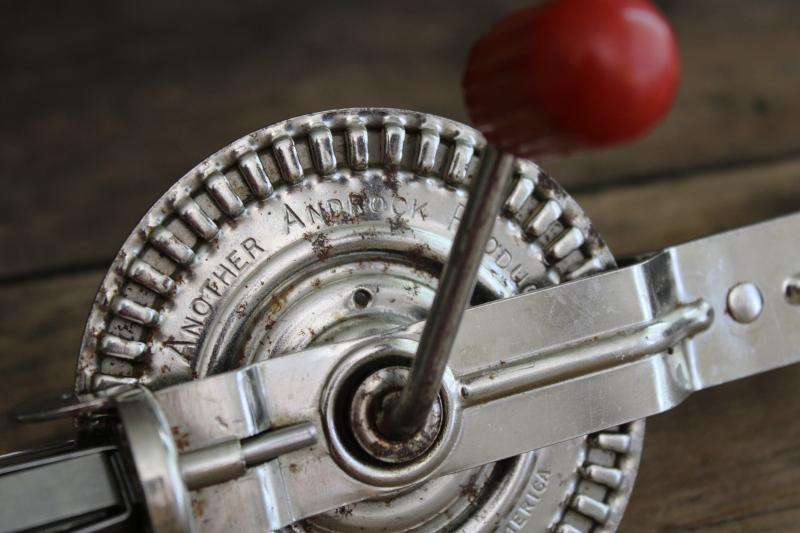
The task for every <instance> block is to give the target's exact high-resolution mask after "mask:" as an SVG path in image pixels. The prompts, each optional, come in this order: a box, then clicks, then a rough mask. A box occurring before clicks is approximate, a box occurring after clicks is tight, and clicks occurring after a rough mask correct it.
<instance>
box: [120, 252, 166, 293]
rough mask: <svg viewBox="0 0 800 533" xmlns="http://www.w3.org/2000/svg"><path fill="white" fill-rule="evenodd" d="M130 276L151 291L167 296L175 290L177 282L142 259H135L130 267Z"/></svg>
mask: <svg viewBox="0 0 800 533" xmlns="http://www.w3.org/2000/svg"><path fill="white" fill-rule="evenodd" d="M128 278H130V279H131V280H133V281H135V282H136V283H138V284H139V285H141V286H143V287H147V288H148V289H150V290H151V291H153V292H155V293H157V294H160V295H162V296H166V295H168V294H170V293H171V292H172V291H173V290H175V282H174V281H173V280H172V278H170V277H169V276H167V275H165V274H162V273H161V272H159V271H158V270H156V269H155V268H153V267H152V266H150V265H149V264H148V263H145V262H144V261H142V260H141V259H135V260H134V261H133V263H131V266H130V267H129V268H128Z"/></svg>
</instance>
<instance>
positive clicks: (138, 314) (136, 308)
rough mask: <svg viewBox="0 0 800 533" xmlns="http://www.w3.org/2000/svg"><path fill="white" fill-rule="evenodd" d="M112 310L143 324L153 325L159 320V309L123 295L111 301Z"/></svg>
mask: <svg viewBox="0 0 800 533" xmlns="http://www.w3.org/2000/svg"><path fill="white" fill-rule="evenodd" d="M111 312H112V313H114V314H115V315H116V316H118V317H120V318H124V319H125V320H130V321H131V322H135V323H137V324H141V325H143V326H152V325H154V324H156V323H157V322H158V319H159V315H158V311H156V310H155V309H152V308H150V307H147V306H146V305H141V304H138V303H136V302H134V301H132V300H129V299H128V298H125V297H123V296H116V297H115V298H114V299H113V300H112V302H111Z"/></svg>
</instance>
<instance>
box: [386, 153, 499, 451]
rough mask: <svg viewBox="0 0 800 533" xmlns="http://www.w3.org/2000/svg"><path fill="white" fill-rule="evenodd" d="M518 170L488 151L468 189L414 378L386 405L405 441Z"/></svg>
mask: <svg viewBox="0 0 800 533" xmlns="http://www.w3.org/2000/svg"><path fill="white" fill-rule="evenodd" d="M513 172H514V157H513V156H511V155H508V154H499V153H498V152H497V151H496V150H494V149H492V148H487V149H486V151H485V153H484V154H483V157H482V158H481V164H480V167H479V169H478V172H477V174H476V175H475V176H474V177H473V179H472V182H471V183H470V186H469V190H468V192H469V196H468V198H467V203H466V206H465V207H464V213H463V215H462V217H461V222H460V223H459V225H458V230H457V231H456V235H455V238H454V240H453V245H452V247H451V249H450V256H449V258H448V260H447V262H446V263H445V265H444V269H443V271H442V276H441V278H440V280H439V289H438V290H437V291H436V295H435V296H434V299H433V305H432V306H431V310H430V313H429V314H428V319H427V321H426V322H425V327H424V329H423V331H422V337H421V339H420V344H419V347H418V349H417V354H416V357H415V358H414V364H413V366H412V369H411V375H410V376H409V380H408V382H407V384H406V386H405V387H404V389H403V392H402V394H401V395H400V398H399V400H398V401H397V402H396V403H394V404H392V405H390V406H388V408H389V411H388V412H387V413H386V414H385V416H384V421H385V423H384V424H382V426H383V427H382V431H383V432H384V433H388V435H387V436H389V437H393V438H397V439H406V438H408V437H411V436H412V435H414V434H415V433H416V432H417V431H419V430H420V428H422V426H423V425H424V424H425V421H426V419H427V417H428V413H429V411H430V409H431V407H432V406H433V402H434V401H435V400H436V397H437V395H438V394H439V390H440V389H441V386H442V377H443V376H444V371H445V368H446V367H447V360H448V359H449V357H450V350H451V349H452V347H453V341H454V340H455V337H456V333H458V327H459V325H460V324H461V318H462V315H463V314H464V310H465V309H466V307H467V304H468V303H469V301H470V298H471V296H472V292H473V290H474V289H475V280H476V278H477V274H478V268H479V267H480V264H481V259H482V257H483V253H484V249H485V248H486V242H487V241H488V239H489V236H490V235H491V233H492V228H493V227H494V222H495V220H496V218H497V215H498V214H499V212H500V208H501V207H502V202H503V193H504V192H505V190H506V185H507V184H508V183H509V181H510V179H511V175H512V174H513Z"/></svg>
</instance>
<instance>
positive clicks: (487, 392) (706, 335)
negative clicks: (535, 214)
mask: <svg viewBox="0 0 800 533" xmlns="http://www.w3.org/2000/svg"><path fill="white" fill-rule="evenodd" d="M798 227H800V215H794V216H790V217H785V218H783V219H778V220H774V221H771V222H767V223H763V224H760V225H756V226H751V227H747V228H742V229H739V230H736V231H733V232H729V233H726V234H721V235H717V236H713V237H709V238H707V239H703V240H701V241H696V242H692V243H688V244H685V245H681V246H676V247H673V248H670V249H667V250H666V251H664V252H662V253H660V254H657V255H655V256H654V257H652V258H651V259H649V260H647V261H645V262H643V263H640V264H636V265H633V266H630V267H627V268H623V269H619V270H616V271H613V272H609V273H606V274H601V275H597V276H594V277H590V278H587V279H583V280H578V281H574V282H571V283H567V284H564V285H561V286H557V287H552V288H548V289H543V290H540V291H535V292H532V293H530V294H526V295H520V296H516V297H512V298H509V299H505V300H502V301H497V302H493V303H489V304H485V305H482V306H478V307H475V308H472V309H469V310H468V311H467V312H466V313H465V314H464V320H463V322H462V325H461V331H462V332H463V333H461V334H459V335H458V337H457V338H456V341H455V344H454V352H453V357H452V358H451V361H450V366H449V372H450V373H451V375H452V377H451V378H450V379H451V380H452V383H451V384H450V385H449V386H448V387H447V388H448V389H450V390H456V391H458V396H457V397H456V399H455V400H453V399H451V400H450V401H449V402H446V403H445V406H446V409H445V412H446V413H448V414H446V415H445V418H447V417H455V418H454V422H453V423H451V424H449V425H448V426H447V427H450V428H451V432H455V433H457V437H453V438H452V439H451V440H448V441H447V446H439V447H434V448H432V449H431V451H429V452H427V454H426V455H425V456H424V458H423V459H420V460H419V461H422V463H419V462H412V463H408V464H406V463H401V464H399V465H387V466H384V467H377V466H375V465H371V466H369V467H368V468H370V469H371V470H365V471H364V472H369V473H368V474H359V473H357V472H360V471H359V469H360V468H361V469H363V468H367V466H366V465H359V464H342V461H343V460H344V461H345V462H347V463H358V462H359V458H358V457H357V456H354V455H348V456H347V457H345V458H344V459H343V458H342V457H333V456H331V455H329V450H330V448H328V446H326V445H325V444H323V443H320V444H319V445H316V446H312V447H310V448H308V449H303V450H298V451H295V452H291V453H289V454H286V455H283V456H281V457H280V458H278V460H277V461H275V462H273V463H270V464H269V465H266V466H268V467H269V469H270V470H271V472H272V473H271V478H272V479H276V480H277V479H279V480H281V483H280V484H279V485H278V486H273V489H274V490H275V492H274V493H272V494H273V495H272V498H273V506H274V508H275V509H280V511H278V512H276V513H275V514H274V515H270V516H269V519H270V520H271V521H270V524H271V527H273V528H278V527H281V526H283V525H287V524H289V523H290V522H293V521H296V520H299V519H302V518H304V517H306V516H310V515H313V514H316V513H319V512H321V511H324V510H326V509H331V508H336V507H340V506H342V505H346V504H350V503H352V502H356V501H359V500H361V499H364V498H368V497H379V496H381V495H384V494H386V491H387V490H391V489H394V490H396V489H400V488H403V487H406V486H409V485H412V484H414V483H419V482H421V481H425V480H427V479H430V478H432V477H438V476H444V475H448V474H453V473H456V472H459V471H461V470H464V469H467V468H472V467H476V466H479V465H482V464H486V463H489V462H492V461H496V460H500V459H503V458H506V457H510V456H513V455H516V454H519V453H522V452H524V451H527V450H531V449H536V448H540V447H544V446H547V445H550V444H554V443H557V442H562V441H566V440H568V439H571V438H574V437H576V436H578V435H584V434H587V433H592V432H596V431H600V430H602V429H603V428H607V427H612V426H617V425H620V424H624V423H626V422H630V421H632V420H635V419H638V418H642V417H645V416H649V415H652V414H655V413H658V412H662V411H664V410H667V409H670V408H671V407H673V406H675V405H677V404H678V403H679V402H680V401H682V400H683V399H684V398H685V397H686V396H688V395H689V394H690V393H691V392H693V391H695V390H699V389H702V388H705V387H708V386H712V385H716V384H719V383H722V382H725V381H730V380H732V379H738V378H740V377H744V376H745V375H750V374H752V373H756V372H762V371H766V370H769V369H771V368H774V367H776V366H781V365H785V364H790V363H794V362H798V361H800V349H798V348H799V347H800V328H798V327H797V325H798V323H800V318H798V317H797V316H796V314H795V313H796V311H795V310H794V309H791V308H790V307H788V304H787V302H785V300H784V298H783V290H782V287H783V281H784V279H785V272H786V271H791V269H793V268H794V262H795V258H794V257H791V256H789V255H787V256H786V257H783V258H781V257H776V258H775V259H774V260H773V261H772V262H770V265H769V267H768V268H765V267H764V265H763V263H761V262H760V261H757V260H756V259H754V260H753V262H751V263H748V262H746V261H740V262H739V263H738V264H737V265H731V266H730V268H727V270H726V271H725V272H719V271H716V272H714V273H713V275H711V276H710V278H711V279H713V282H711V281H710V280H709V277H707V276H709V274H708V273H709V272H710V268H709V267H710V266H711V265H712V264H713V263H715V262H716V261H717V257H718V254H719V253H720V250H724V249H730V250H735V249H736V248H737V247H747V248H756V249H757V248H758V247H759V246H761V247H762V249H763V250H765V249H766V247H771V246H777V247H778V249H781V248H784V249H790V248H791V244H792V243H793V242H794V239H795V236H796V232H797V228H798ZM704 250H711V251H714V252H715V253H714V254H707V253H702V252H703V251H704ZM743 277H744V278H745V279H752V280H755V281H754V282H753V283H757V284H758V285H759V286H761V287H765V288H768V287H771V288H772V291H767V290H765V293H764V302H763V305H764V316H763V318H762V319H754V320H753V321H751V322H750V323H746V324H743V323H742V322H740V321H738V320H736V319H735V318H734V317H731V316H727V315H726V314H725V310H726V308H727V306H728V305H729V302H728V300H729V298H728V293H729V290H728V287H730V286H732V285H736V283H735V282H734V281H733V280H736V279H742V278H743ZM790 309H791V310H790ZM788 310H790V311H788ZM787 311H788V312H787ZM523 325H525V326H527V327H521V326H523ZM487 328H491V330H492V331H493V332H494V334H495V335H496V337H491V336H489V335H487V334H486V329H487ZM422 330H423V325H422V324H417V325H414V326H412V327H410V328H407V329H405V330H402V331H397V332H394V333H389V334H385V335H382V336H378V337H375V338H372V339H358V340H352V341H346V342H340V343H333V344H328V345H324V346H320V347H315V348H311V349H308V350H305V351H303V352H298V353H295V354H293V355H292V356H291V357H284V358H277V359H270V360H266V361H264V362H261V363H256V364H254V365H252V366H250V367H247V368H245V369H242V370H238V371H235V372H231V373H227V374H222V375H219V376H215V377H212V378H208V379H206V380H203V381H198V382H192V383H187V384H183V385H178V386H174V387H170V388H167V389H164V390H162V391H159V392H157V393H156V396H157V398H159V401H160V402H161V405H162V407H163V409H164V412H165V414H166V416H167V418H168V419H170V420H171V423H174V424H177V425H179V426H180V425H181V424H182V423H184V420H185V419H186V418H187V417H192V416H193V412H194V411H193V410H191V409H186V408H185V407H181V406H186V405H188V401H189V399H191V398H196V397H202V396H203V393H202V390H201V389H206V390H217V391H224V390H238V391H239V394H238V395H232V396H229V397H218V399H217V400H218V401H217V402H215V405H213V406H211V405H209V406H207V407H206V409H205V410H204V412H205V413H206V414H207V416H210V415H216V413H226V412H228V411H229V409H230V408H231V407H233V405H234V404H235V405H238V406H239V408H241V407H242V406H243V404H242V402H241V397H242V396H241V395H242V394H246V392H247V390H251V389H249V388H245V389H242V388H241V387H239V386H238V384H241V383H249V384H252V383H254V382H257V383H259V386H260V389H259V391H260V395H259V397H258V400H257V404H258V409H259V412H261V413H264V414H265V416H266V419H265V420H264V422H265V423H266V424H268V425H272V426H277V425H280V424H281V422H280V421H285V420H295V421H300V420H303V421H306V422H309V423H312V424H314V425H315V426H317V427H318V429H319V431H320V434H323V433H325V434H326V435H327V436H328V439H330V438H331V436H332V434H331V430H330V428H329V424H330V420H331V419H332V418H333V417H332V416H331V414H330V412H325V411H322V412H321V411H320V410H319V406H320V405H325V404H326V403H328V404H329V403H330V402H331V400H330V399H327V400H326V398H330V397H331V396H332V395H333V397H334V398H335V397H336V395H337V394H339V393H340V392H341V389H340V388H338V387H337V384H338V383H342V382H346V379H345V378H341V379H339V378H336V377H335V376H337V375H339V374H342V370H341V366H342V365H343V364H344V365H346V368H347V370H346V371H345V374H346V375H348V376H349V375H352V374H354V373H356V372H357V369H358V368H360V365H363V364H364V362H365V361H367V362H371V363H373V364H374V363H375V361H380V357H385V356H386V355H388V354H397V353H399V352H400V351H401V349H400V348H399V346H402V345H403V343H407V342H415V341H416V339H417V338H418V337H419V333H420V332H421V331H422ZM505 333H507V335H504V334H505ZM498 339H500V340H502V342H500V343H498V342H497V340H498ZM398 343H399V344H398ZM759 343H762V345H761V346H759ZM413 346H414V345H413V344H412V345H410V346H409V348H406V351H407V352H408V353H413ZM756 348H761V351H760V352H754V351H753V350H754V349H756ZM359 354H360V355H359ZM356 355H358V356H357V357H356ZM354 357H355V360H354ZM244 376H246V380H245V379H243V377H244ZM331 376H334V378H331ZM332 380H333V385H331V381H332ZM298 384H302V387H298ZM249 386H250V385H248V387H249ZM207 387H211V389H207ZM237 387H238V389H237ZM331 387H333V388H331ZM269 391H271V393H270V392H269ZM334 401H335V400H334ZM228 403H230V405H227V404H228ZM249 414H251V415H252V413H249ZM217 416H218V415H217ZM599 438H600V439H601V440H602V439H605V440H606V442H607V445H609V446H611V447H612V448H613V447H615V446H618V447H621V448H625V447H627V446H629V445H630V444H629V441H628V440H626V438H625V437H624V436H621V437H619V438H615V437H614V436H613V435H601V437H599ZM425 461H428V463H425ZM418 464H428V465H429V467H426V468H419V467H418ZM591 472H592V474H591V475H592V476H593V477H594V478H596V479H598V480H604V481H605V482H608V483H609V484H612V485H613V484H615V483H616V482H617V481H616V480H617V478H618V475H617V473H616V472H614V471H606V470H602V469H600V468H594V469H592V470H591ZM579 501H580V502H581V505H582V506H583V508H584V509H585V510H587V512H593V513H594V514H600V511H598V509H602V507H598V506H596V505H595V503H593V502H591V501H588V500H587V498H582V499H581V500H579ZM592 509H594V511H591V510H592ZM603 512H605V511H603Z"/></svg>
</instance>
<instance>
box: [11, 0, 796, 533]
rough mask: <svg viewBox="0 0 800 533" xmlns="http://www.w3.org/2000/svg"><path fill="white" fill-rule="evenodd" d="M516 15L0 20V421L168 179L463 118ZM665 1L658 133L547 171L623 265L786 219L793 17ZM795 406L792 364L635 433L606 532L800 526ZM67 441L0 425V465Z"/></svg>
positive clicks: (44, 16)
mask: <svg viewBox="0 0 800 533" xmlns="http://www.w3.org/2000/svg"><path fill="white" fill-rule="evenodd" d="M525 3H526V2H520V1H512V0H504V1H502V2H493V3H490V2H479V1H477V0H474V1H469V2H463V1H462V2H458V3H456V2H447V3H445V2H438V3H437V2H426V1H422V0H420V1H407V2H403V3H402V4H397V3H393V4H389V3H378V2H366V1H363V2H351V3H346V4H345V3H333V2H330V3H326V2H283V3H280V4H277V3H276V4H275V5H269V3H267V2H261V1H255V0H252V1H248V2H241V3H237V4H236V5H235V6H234V5H231V4H227V3H223V2H211V1H204V2H196V3H193V4H185V3H181V4H180V5H179V4H178V3H177V2H176V3H173V2H168V1H160V2H157V3H152V4H143V3H140V2H136V3H134V2H129V3H121V2H100V1H97V2H80V3H78V2H69V3H66V2H65V3H52V2H50V3H45V2H38V1H32V2H13V3H12V2H7V3H5V5H4V6H3V8H2V9H3V13H4V16H3V18H2V20H0V29H2V33H1V34H0V35H2V36H1V37H0V43H2V46H0V58H1V59H0V73H1V74H2V78H0V79H2V83H0V117H2V120H0V169H2V171H1V172H0V180H1V181H0V185H1V186H2V191H3V194H2V195H0V389H1V390H2V391H3V394H2V396H1V397H0V411H3V412H4V411H6V410H7V409H8V408H9V406H11V405H13V404H15V403H17V402H19V401H21V400H23V399H26V398H30V397H36V396H40V395H53V394H55V393H58V392H60V391H63V390H67V389H69V388H70V384H71V380H72V374H73V368H74V361H75V358H76V355H77V348H78V343H79V340H80V337H81V334H82V330H83V323H84V320H85V318H86V314H87V313H88V310H89V305H90V302H91V301H92V298H93V297H94V293H95V290H96V287H97V285H98V283H99V281H100V279H101V277H102V275H103V273H104V271H105V268H106V267H107V266H108V265H109V264H110V261H111V259H112V258H113V256H114V254H115V253H116V250H117V249H118V247H119V246H120V245H121V244H122V242H123V240H124V239H125V237H126V236H127V233H128V232H129V231H130V229H131V228H132V227H133V226H134V224H135V223H136V222H137V221H138V219H139V218H140V217H141V216H142V215H143V214H144V212H145V210H146V209H147V208H148V207H149V206H150V205H151V204H152V203H153V202H154V201H155V200H156V198H157V197H158V196H159V195H160V194H161V193H162V192H163V191H165V190H166V189H167V187H168V186H169V185H170V184H171V183H173V182H174V181H175V180H176V179H177V178H178V177H180V176H181V175H182V174H183V173H184V171H185V170H187V169H189V168H191V167H192V166H193V165H194V164H195V163H196V162H198V161H200V160H201V159H202V158H204V157H205V156H206V155H208V154H210V153H212V152H213V151H215V150H216V149H217V148H219V147H221V146H223V145H225V144H227V142H229V141H230V140H232V139H235V138H238V137H239V136H241V135H243V134H244V133H247V132H249V131H252V130H255V129H257V128H259V127H261V126H264V125H267V124H270V123H272V122H275V121H277V120H280V119H283V118H287V117H290V116H294V115H298V114H304V113H306V112H311V111H317V110H322V109H328V108H336V107H346V106H365V105H380V106H392V107H404V108H411V109H417V110H421V111H428V112H432V113H437V114H441V115H445V116H449V117H452V118H455V119H461V120H464V119H465V112H464V109H463V106H462V103H461V97H460V93H459V79H460V71H461V68H462V66H463V63H464V58H465V56H466V53H467V50H468V45H469V43H470V42H471V41H472V40H473V39H474V38H475V37H476V36H477V35H478V34H479V33H480V32H481V31H482V30H483V29H484V28H485V27H486V25H487V24H488V23H489V22H490V21H492V20H496V19H497V18H498V17H500V16H502V15H504V14H506V13H508V12H510V11H511V10H512V9H513V8H515V7H518V6H519V5H523V4H525ZM660 5H661V6H662V7H663V8H664V10H665V12H666V13H667V15H668V17H669V18H670V19H671V21H672V22H673V24H674V26H675V29H676V32H677V34H678V39H679V43H680V47H681V50H682V54H683V61H684V81H683V85H682V88H681V92H680V95H679V97H678V101H677V104H676V105H675V108H674V110H673V111H672V112H671V114H670V116H669V117H668V119H667V120H666V121H665V123H664V124H663V125H662V126H661V127H659V128H658V129H657V130H656V131H654V132H653V133H652V135H650V136H649V137H648V138H646V139H645V140H643V141H641V142H638V143H636V144H633V145H631V146H627V147H623V148H618V149H613V150H607V151H603V152H599V153H593V154H590V155H583V156H578V157H572V158H568V159H563V160H553V161H544V162H543V166H545V168H547V169H548V170H549V171H550V172H551V173H552V174H554V175H555V176H556V177H557V179H558V180H559V181H560V182H561V183H562V184H563V185H564V186H566V187H567V188H568V190H570V191H571V192H572V193H573V194H574V195H575V196H576V198H577V199H578V201H579V203H581V205H582V206H583V207H584V208H585V209H586V211H587V212H588V213H589V215H590V217H591V218H592V220H593V221H594V223H595V226H596V227H597V228H598V229H599V230H600V231H601V233H603V235H604V236H605V237H606V238H607V240H608V242H609V244H610V246H611V248H612V250H613V251H615V253H617V254H618V255H624V254H626V253H631V252H634V251H641V250H649V249H654V248H657V247H661V246H665V245H668V244H671V243H677V242H680V241H684V240H687V239H691V238H694V237H698V236H702V235H705V234H708V233H712V232H715V231H719V230H723V229H726V228H732V227H735V226H738V225H742V224H747V223H750V222H756V221H760V220H764V219H767V218H769V217H772V216H776V215H780V214H784V213H788V212H792V211H797V210H800V3H798V2H796V1H795V0H762V1H760V2H757V1H754V0H750V1H748V0H706V1H704V2H697V1H691V0H665V1H663V2H660ZM798 244H799V245H800V236H798ZM798 250H800V246H799V247H798ZM764 260H765V261H768V260H769V258H764ZM798 270H799V271H800V264H798ZM798 319H800V309H798ZM799 323H800V322H799ZM799 389H800V366H798V367H794V368H787V369H781V370H777V371H773V372H770V373H768V374H764V375H761V376H758V377H754V378H751V379H747V380H743V381H741V382H737V383H734V384H730V385H727V386H724V387H720V388H718V389H714V390H709V391H705V392H702V393H699V394H696V395H695V396H693V397H691V398H690V399H689V400H687V401H686V402H685V403H684V404H683V405H681V406H679V407H678V408H677V409H675V410H673V411H671V412H669V413H666V414H663V415H660V416H657V417H654V418H653V419H651V420H650V421H648V431H647V435H646V441H645V452H644V457H643V460H642V465H641V471H640V474H639V479H638V482H637V485H636V489H635V490H634V495H633V497H632V500H631V503H630V506H629V508H628V511H627V514H626V517H625V519H624V521H623V524H622V531H627V532H640V531H715V532H717V531H758V532H762V531H800V401H798V392H797V391H798V390H799ZM67 429H68V427H67V426H66V425H65V424H55V425H42V426H30V427H20V426H16V425H13V424H11V423H10V422H7V421H6V420H5V419H3V420H2V421H0V451H8V450H11V449H14V448H18V447H21V446H28V445H33V444H38V443H42V442H48V441H51V440H53V439H54V438H57V437H58V436H59V435H61V434H63V433H64V432H65V431H66V430H67Z"/></svg>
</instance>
